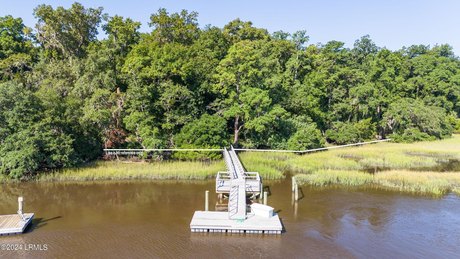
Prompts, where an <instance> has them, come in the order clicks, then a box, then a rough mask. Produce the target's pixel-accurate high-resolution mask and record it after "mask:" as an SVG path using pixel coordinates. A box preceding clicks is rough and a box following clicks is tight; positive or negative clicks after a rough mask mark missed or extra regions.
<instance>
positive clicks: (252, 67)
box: [0, 3, 460, 178]
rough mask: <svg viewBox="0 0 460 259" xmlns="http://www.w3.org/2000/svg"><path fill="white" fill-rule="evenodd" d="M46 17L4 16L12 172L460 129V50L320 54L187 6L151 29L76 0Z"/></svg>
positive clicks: (7, 151)
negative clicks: (127, 155) (114, 156)
mask: <svg viewBox="0 0 460 259" xmlns="http://www.w3.org/2000/svg"><path fill="white" fill-rule="evenodd" d="M34 15H35V17H36V19H37V24H36V25H35V28H34V29H31V28H27V27H26V26H25V25H24V24H23V22H22V19H21V18H14V17H12V16H5V17H0V173H2V174H6V175H9V176H10V177H13V178H20V177H23V176H27V175H32V174H34V173H35V172H37V171H39V170H49V169H53V168H60V167H66V166H73V165H76V164H79V163H82V162H86V161H90V160H92V159H96V158H97V157H99V156H100V155H101V153H102V152H101V151H102V148H115V147H120V148H121V147H126V148H168V147H177V148H191V147H202V148H213V147H222V146H226V145H229V144H233V145H238V146H243V147H248V148H275V149H307V148H316V147H321V146H323V145H324V144H325V143H326V142H329V143H336V144H343V143H350V142H357V141H363V140H369V139H375V138H386V137H389V136H390V137H393V138H395V139H396V140H399V141H416V140H427V139H440V138H444V137H447V136H450V135H451V134H452V132H453V131H454V130H455V127H457V128H458V127H459V125H458V124H459V123H458V117H459V115H460V74H459V73H458V72H459V71H460V61H459V59H458V58H457V57H456V56H455V55H454V53H453V51H452V48H451V47H450V46H449V45H439V46H434V47H429V46H424V45H415V46H410V47H408V48H403V49H401V50H399V51H390V50H388V49H386V48H380V47H378V46H376V45H375V44H374V42H373V41H372V40H371V39H370V37H369V36H363V37H362V38H360V39H358V40H356V42H355V44H354V46H353V48H351V49H350V48H345V47H344V43H343V42H339V41H330V42H327V43H326V44H316V45H313V44H310V45H309V44H308V36H307V35H306V32H305V31H299V32H295V33H293V34H290V33H286V32H283V31H279V32H275V33H273V34H269V33H268V32H267V30H265V29H261V28H256V27H254V26H253V25H252V23H251V22H245V21H241V20H239V19H236V20H233V21H231V22H229V23H228V24H227V25H225V26H224V27H223V28H217V27H214V26H205V27H204V28H200V27H199V25H198V20H197V18H198V14H197V13H195V12H188V11H185V10H184V11H182V12H180V13H168V12H167V11H166V10H165V9H160V10H158V11H157V12H156V13H154V14H152V15H151V17H150V23H149V25H150V26H151V32H149V33H140V32H139V28H140V25H141V24H140V23H139V22H136V21H133V20H131V19H130V18H124V17H121V16H108V15H107V14H104V13H103V9H102V8H96V9H95V8H86V7H84V6H82V5H81V4H78V3H75V4H73V5H72V7H71V8H69V9H65V8H62V7H58V8H55V9H54V8H52V7H51V6H48V5H40V6H38V7H36V8H35V9H34ZM100 30H103V31H104V32H105V34H106V37H105V38H104V39H98V38H97V35H98V32H99V31H100Z"/></svg>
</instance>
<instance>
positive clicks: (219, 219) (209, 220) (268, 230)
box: [190, 211, 283, 234]
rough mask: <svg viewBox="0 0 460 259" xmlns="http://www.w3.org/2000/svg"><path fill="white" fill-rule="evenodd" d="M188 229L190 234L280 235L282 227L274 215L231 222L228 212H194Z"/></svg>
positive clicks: (249, 217)
mask: <svg viewBox="0 0 460 259" xmlns="http://www.w3.org/2000/svg"><path fill="white" fill-rule="evenodd" d="M190 229H191V230H192V232H218V233H239V234H243V233H245V234H281V231H282V230H283V226H282V225H281V222H280V219H279V217H278V215H276V214H275V215H273V216H272V217H270V218H266V217H262V216H257V215H248V216H247V218H246V219H245V220H232V219H229V218H228V212H220V211H195V214H194V215H193V218H192V222H191V223H190Z"/></svg>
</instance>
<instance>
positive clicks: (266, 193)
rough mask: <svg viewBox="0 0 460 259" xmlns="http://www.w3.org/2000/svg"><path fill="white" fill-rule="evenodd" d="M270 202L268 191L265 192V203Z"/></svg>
mask: <svg viewBox="0 0 460 259" xmlns="http://www.w3.org/2000/svg"><path fill="white" fill-rule="evenodd" d="M267 203H268V192H264V205H267Z"/></svg>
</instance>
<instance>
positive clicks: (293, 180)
mask: <svg viewBox="0 0 460 259" xmlns="http://www.w3.org/2000/svg"><path fill="white" fill-rule="evenodd" d="M291 180H292V181H291V182H292V192H294V191H295V178H294V176H293V177H291Z"/></svg>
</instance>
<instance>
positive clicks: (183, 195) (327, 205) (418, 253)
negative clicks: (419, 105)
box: [0, 181, 460, 258]
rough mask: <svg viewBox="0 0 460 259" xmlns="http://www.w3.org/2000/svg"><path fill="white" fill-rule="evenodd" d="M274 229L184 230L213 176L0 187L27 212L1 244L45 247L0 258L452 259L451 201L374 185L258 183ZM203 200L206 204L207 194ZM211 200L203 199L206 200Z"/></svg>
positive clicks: (456, 222) (457, 228) (459, 211)
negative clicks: (275, 218)
mask: <svg viewBox="0 0 460 259" xmlns="http://www.w3.org/2000/svg"><path fill="white" fill-rule="evenodd" d="M266 184H268V186H269V187H270V191H271V196H269V205H271V206H273V207H274V208H275V210H278V212H279V215H280V217H281V218H282V221H283V224H284V226H285V228H286V232H285V233H284V234H282V235H281V236H261V235H259V236H257V235H249V236H244V235H225V234H218V233H215V234H206V233H193V234H192V233H190V229H189V223H190V220H191V217H192V215H193V212H194V211H195V210H200V209H203V208H204V204H203V203H204V192H205V190H210V191H211V193H212V192H213V189H214V181H209V182H201V183H197V182H195V183H193V182H192V183H177V182H162V183H159V182H145V181H132V182H98V183H23V184H20V185H17V184H7V185H0V188H1V191H0V199H1V203H0V214H11V213H14V212H15V211H16V210H17V203H16V201H17V196H20V195H22V196H24V197H25V199H26V204H25V211H26V212H35V215H36V216H35V217H36V219H35V220H34V222H33V226H32V227H31V228H30V229H29V230H28V232H27V233H26V234H24V235H16V236H4V237H0V245H1V244H26V245H27V244H38V245H42V246H43V245H45V244H46V245H47V248H48V249H47V250H46V251H24V250H22V251H16V252H8V251H1V250H0V257H2V258H3V257H5V258H14V257H20V258H45V257H46V258H68V257H72V258H146V257H147V258H152V257H153V258H155V257H159V258H222V257H226V258H248V257H269V258H283V257H284V258H305V257H315V258H318V257H322V258H325V257H326V258H331V257H333V258H402V257H404V258H459V257H460V198H458V197H457V196H454V195H449V196H446V197H444V198H442V199H434V198H430V197H420V196H411V195H406V194H400V193H396V192H388V191H381V190H357V189H354V190H349V189H348V190H347V189H343V188H342V189H334V188H328V189H318V188H303V194H304V198H303V199H302V200H300V201H299V202H298V204H297V205H293V204H292V203H291V193H290V181H280V182H268V183H266ZM211 198H212V199H211V203H215V202H216V199H215V198H216V197H215V195H211ZM210 207H213V206H210Z"/></svg>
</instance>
